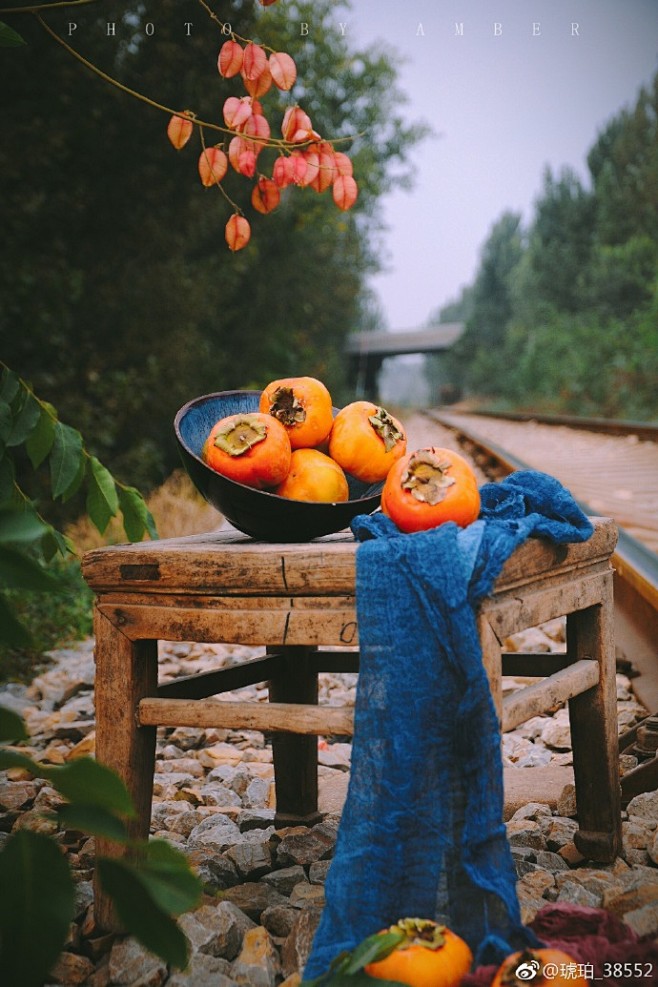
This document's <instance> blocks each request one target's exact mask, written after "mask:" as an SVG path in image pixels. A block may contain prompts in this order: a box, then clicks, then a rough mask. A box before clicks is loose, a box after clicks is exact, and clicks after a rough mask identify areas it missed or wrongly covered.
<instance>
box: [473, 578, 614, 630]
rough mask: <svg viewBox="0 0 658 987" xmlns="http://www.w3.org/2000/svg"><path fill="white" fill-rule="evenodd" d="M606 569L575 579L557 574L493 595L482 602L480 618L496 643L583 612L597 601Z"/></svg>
mask: <svg viewBox="0 0 658 987" xmlns="http://www.w3.org/2000/svg"><path fill="white" fill-rule="evenodd" d="M609 574H610V568H609V566H608V568H607V569H600V570H596V569H595V571H594V572H593V573H592V572H590V571H583V572H582V573H580V575H579V576H578V577H577V578H576V576H575V575H570V576H565V575H564V574H560V576H559V577H556V578H555V579H545V580H541V581H539V582H538V583H537V584H536V585H534V584H530V585H528V586H526V587H525V588H524V589H523V592H519V591H518V589H515V590H512V591H509V592H506V593H504V594H503V593H502V592H500V591H498V590H497V591H496V592H495V593H494V595H493V596H491V597H489V598H487V599H486V600H484V601H483V603H482V606H481V608H480V612H481V614H483V615H484V614H486V616H487V618H488V620H489V623H490V624H491V627H492V629H493V630H494V632H495V634H496V636H497V637H498V640H499V641H504V640H505V638H506V637H510V635H512V634H515V633H516V632H517V631H521V630H525V629H526V628H528V627H536V626H537V625H538V624H542V623H544V622H545V621H547V620H552V618H553V617H556V616H562V615H564V614H568V613H573V612H574V611H576V610H584V609H586V608H587V607H590V606H593V605H594V604H596V603H597V602H598V601H599V600H600V599H601V592H602V588H601V587H602V585H603V581H604V580H605V579H606V578H607V577H608V576H609Z"/></svg>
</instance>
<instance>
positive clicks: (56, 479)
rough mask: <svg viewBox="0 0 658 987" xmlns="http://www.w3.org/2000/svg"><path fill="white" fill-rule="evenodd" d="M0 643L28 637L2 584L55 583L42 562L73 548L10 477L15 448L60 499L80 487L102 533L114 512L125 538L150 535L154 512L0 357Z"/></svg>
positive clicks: (45, 586)
mask: <svg viewBox="0 0 658 987" xmlns="http://www.w3.org/2000/svg"><path fill="white" fill-rule="evenodd" d="M0 369H1V371H2V373H1V375H0V642H2V643H6V644H11V645H14V646H17V647H21V646H23V645H25V644H27V643H29V635H28V634H27V631H26V630H25V628H24V627H23V626H22V625H21V624H20V623H19V622H18V620H17V619H16V618H15V617H14V615H13V612H12V610H11V608H10V606H9V604H8V603H7V601H6V599H5V598H4V597H3V595H2V590H5V589H9V588H12V589H28V590H47V591H48V590H49V591H51V592H52V591H55V590H56V589H57V586H56V582H55V580H54V578H53V577H52V576H51V574H50V573H49V572H48V570H47V569H46V568H45V567H44V564H43V563H45V562H50V561H51V560H52V559H53V558H54V557H55V556H56V555H58V554H59V555H61V556H62V557H66V556H67V555H69V554H73V553H74V549H73V545H72V544H71V542H70V540H69V539H68V538H67V537H66V536H65V535H64V534H62V533H61V532H60V531H57V529H56V528H54V527H53V526H52V525H51V524H49V523H48V522H47V521H46V520H45V519H44V518H43V517H42V516H41V514H39V512H38V511H37V510H36V508H35V506H34V504H33V503H32V501H31V500H30V498H29V497H28V496H27V494H26V493H25V492H24V491H23V490H22V488H21V487H20V485H19V483H18V480H17V469H16V456H17V453H18V452H19V451H20V450H22V451H24V452H25V453H26V454H27V458H28V460H29V462H30V463H31V465H32V467H33V469H34V470H37V469H39V468H41V467H44V466H47V467H48V476H49V481H50V493H51V496H52V498H53V500H60V501H61V502H62V503H65V502H66V501H68V500H70V498H71V497H73V496H74V494H76V493H78V492H80V491H84V493H85V496H86V501H85V506H86V511H87V514H88V515H89V518H90V520H91V521H92V523H93V524H94V525H95V527H96V528H97V529H98V531H99V532H100V533H101V534H103V533H104V532H105V530H106V528H107V526H108V524H109V522H110V520H111V518H113V517H116V516H118V515H119V513H120V514H121V516H122V522H123V528H124V531H125V533H126V536H127V538H128V539H129V540H130V541H140V540H141V539H142V538H143V537H144V536H145V535H147V534H148V535H149V536H150V537H152V538H157V531H156V528H155V523H154V521H153V517H152V515H151V513H150V511H149V509H148V507H147V506H146V503H145V502H144V499H143V497H142V495H141V494H140V493H139V491H138V490H136V489H135V487H131V486H127V485H126V484H124V483H121V482H120V481H119V480H116V479H115V478H114V477H113V476H112V474H111V473H110V471H109V470H108V469H107V468H106V467H105V466H103V464H102V463H101V462H100V460H99V459H97V457H96V456H94V455H92V454H91V453H90V452H89V451H88V450H87V449H86V447H85V444H84V441H83V438H82V436H81V434H80V432H78V430H77V429H75V428H72V427H71V426H70V425H66V424H64V423H63V422H61V421H60V420H59V418H58V416H57V411H56V410H55V408H53V406H52V405H51V404H49V403H48V402H47V401H42V400H41V399H40V398H38V397H37V396H36V394H35V393H34V391H33V390H32V388H31V387H30V386H29V384H27V383H26V382H25V381H24V380H23V379H22V378H21V377H19V376H18V374H16V373H15V372H14V371H13V370H10V369H9V367H7V366H6V365H5V364H4V363H2V362H0Z"/></svg>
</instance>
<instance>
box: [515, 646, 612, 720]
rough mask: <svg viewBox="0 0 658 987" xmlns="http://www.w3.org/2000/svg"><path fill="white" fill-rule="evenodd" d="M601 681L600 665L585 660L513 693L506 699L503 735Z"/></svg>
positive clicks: (596, 662) (591, 660)
mask: <svg viewBox="0 0 658 987" xmlns="http://www.w3.org/2000/svg"><path fill="white" fill-rule="evenodd" d="M598 681H599V663H598V661H595V660H594V659H586V658H583V659H581V660H580V661H577V662H575V663H574V664H573V665H570V666H569V667H568V668H563V669H562V671H560V672H557V673H556V674H555V675H551V676H549V678H546V679H542V681H541V682H535V683H533V684H532V685H529V686H526V688H525V689H519V690H518V692H513V693H512V695H510V696H506V697H505V698H504V699H503V726H502V729H503V731H505V732H506V731H508V730H514V729H515V727H518V726H519V724H521V723H525V721H526V720H529V719H530V718H531V717H533V716H539V714H540V713H545V712H546V710H547V709H551V708H552V707H554V706H559V705H561V704H562V703H564V702H566V701H567V699H570V698H572V697H573V696H579V695H581V693H583V692H585V691H586V690H587V689H593V688H594V687H595V686H596V685H597V684H598Z"/></svg>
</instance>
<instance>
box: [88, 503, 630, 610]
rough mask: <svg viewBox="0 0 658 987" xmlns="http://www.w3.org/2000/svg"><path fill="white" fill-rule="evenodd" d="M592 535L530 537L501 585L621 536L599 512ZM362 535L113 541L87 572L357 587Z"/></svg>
mask: <svg viewBox="0 0 658 987" xmlns="http://www.w3.org/2000/svg"><path fill="white" fill-rule="evenodd" d="M593 522H594V528H595V530H594V534H593V535H592V537H591V538H590V539H589V541H587V542H584V543H578V544H572V545H552V544H550V543H549V542H547V541H544V540H542V539H537V538H530V539H529V540H528V541H527V542H526V543H525V544H524V545H522V546H521V547H520V548H519V549H518V550H517V551H516V552H515V553H514V554H513V555H512V556H511V558H510V559H508V561H507V562H506V564H505V566H504V568H503V571H502V573H501V575H500V576H499V579H498V581H497V588H512V587H514V586H522V585H525V584H527V583H528V582H532V581H533V580H534V579H539V578H541V577H542V575H543V574H544V573H557V572H560V571H563V572H568V571H573V570H575V569H577V568H578V567H580V566H581V565H583V564H585V565H588V566H589V565H591V564H592V563H593V562H594V561H595V560H596V559H597V558H598V559H607V558H608V556H609V555H610V552H611V551H612V549H613V548H614V545H615V543H616V539H617V529H616V526H615V524H614V522H612V521H611V520H610V519H609V518H594V519H593ZM356 548H357V543H356V542H355V541H354V538H353V537H352V536H351V535H348V534H342V533H341V534H340V535H339V536H333V537H332V536H329V537H327V538H319V539H316V540H315V541H312V542H307V543H304V544H292V545H275V544H269V543H265V542H257V541H251V540H250V539H247V538H245V537H243V536H237V537H236V534H235V533H234V532H223V531H220V532H212V533H210V534H207V535H202V536H201V535H194V536H191V537H189V538H178V539H166V540H163V541H153V542H148V543H144V542H140V543H138V544H135V545H115V546H110V547H108V548H103V549H94V550H93V551H91V552H87V553H86V554H85V556H84V558H83V563H82V567H83V574H84V577H85V579H86V580H87V582H88V583H89V585H90V586H91V587H92V588H93V589H94V590H96V591H97V592H104V593H105V592H108V591H111V590H116V589H121V590H123V591H126V592H131V593H139V592H140V591H143V590H147V591H148V592H149V593H154V592H155V593H159V592H162V593H167V592H172V591H174V592H176V591H179V592H181V593H190V594H198V593H208V594H209V595H213V594H215V595H218V594H220V593H227V594H231V593H237V594H239V595H241V596H243V595H245V594H249V595H253V596H263V595H265V596H276V595H280V594H285V595H291V596H305V595H308V593H309V591H310V592H312V594H313V595H314V596H319V595H330V596H333V595H339V596H340V595H344V594H353V593H354V573H355V554H356Z"/></svg>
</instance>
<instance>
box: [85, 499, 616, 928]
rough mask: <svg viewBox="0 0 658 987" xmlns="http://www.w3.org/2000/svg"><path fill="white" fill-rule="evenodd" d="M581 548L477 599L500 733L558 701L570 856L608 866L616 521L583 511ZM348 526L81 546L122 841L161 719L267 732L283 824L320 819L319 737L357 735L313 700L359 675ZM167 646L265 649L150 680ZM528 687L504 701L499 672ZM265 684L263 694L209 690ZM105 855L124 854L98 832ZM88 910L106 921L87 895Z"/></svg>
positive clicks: (532, 544) (534, 548)
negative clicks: (278, 537) (559, 645)
mask: <svg viewBox="0 0 658 987" xmlns="http://www.w3.org/2000/svg"><path fill="white" fill-rule="evenodd" d="M593 521H594V525H595V531H594V534H593V536H592V538H591V539H589V541H587V542H585V543H583V544H577V545H568V546H554V545H551V544H549V543H548V542H545V541H543V540H539V539H530V540H529V541H528V542H526V544H525V545H523V546H522V547H521V548H519V549H518V550H517V551H516V552H515V553H514V555H513V556H512V557H511V558H510V559H509V560H508V561H507V563H506V565H505V567H504V569H503V571H502V573H501V575H500V577H499V578H498V580H497V582H496V586H495V592H494V594H493V595H492V596H491V597H489V598H487V599H486V600H485V601H484V603H483V604H482V606H481V608H480V610H479V613H478V621H479V631H480V638H481V642H482V649H483V656H484V664H485V668H486V670H487V674H488V677H489V681H490V684H491V689H492V694H493V697H494V700H495V703H496V706H497V708H498V710H499V714H500V717H501V723H502V729H503V730H510V729H513V728H514V727H516V726H518V725H519V724H520V723H522V722H524V721H525V720H527V719H529V718H530V717H532V716H535V715H536V714H538V713H541V712H544V711H547V710H549V709H551V708H553V707H555V706H556V705H557V704H559V703H562V702H565V701H568V703H569V714H570V724H571V737H572V746H573V764H574V779H575V786H576V799H577V810H578V822H579V831H578V833H577V836H576V842H577V846H578V847H579V849H580V851H581V852H582V853H583V854H584V855H585V856H586V857H589V858H591V859H593V860H597V861H601V862H607V861H610V860H612V859H614V857H615V856H616V854H617V852H618V850H619V844H620V826H621V823H620V785H619V768H618V744H617V715H616V683H615V649H614V640H613V627H612V624H613V600H612V568H611V565H610V555H611V553H612V551H613V548H614V546H615V543H616V538H617V532H616V527H615V525H614V523H613V522H612V521H610V520H608V519H605V518H595V519H593ZM356 548H357V544H356V543H355V541H354V539H353V538H352V535H351V534H350V533H341V534H339V535H332V536H327V537H326V538H322V539H317V540H316V541H313V542H309V543H305V544H268V543H264V542H256V541H252V540H251V539H249V538H247V537H246V536H244V535H242V534H240V533H238V532H234V531H232V530H231V531H220V532H217V533H213V534H204V535H196V536H191V537H187V538H178V539H168V540H163V541H154V542H142V543H139V544H133V545H117V546H112V547H109V548H103V549H98V550H95V551H92V552H89V553H87V555H86V556H85V558H84V561H83V573H84V577H85V579H86V580H87V582H88V584H89V585H90V586H91V587H92V589H93V590H94V591H95V593H96V595H97V602H96V607H95V618H94V620H95V625H94V628H95V635H96V756H97V758H98V760H99V761H101V762H102V763H104V764H106V765H108V766H109V767H111V768H113V769H114V770H115V771H116V772H117V773H118V774H119V775H120V777H121V778H122V779H123V780H124V782H125V783H126V785H127V787H128V790H129V791H130V793H131V795H132V798H133V800H134V802H135V806H136V809H137V817H136V819H135V820H134V821H133V822H132V823H131V827H132V835H133V836H134V837H136V838H146V837H147V835H148V832H149V823H150V817H151V801H152V792H153V774H154V765H155V742H156V727H157V726H169V727H174V726H189V727H226V728H235V729H253V730H261V731H264V732H266V733H268V734H269V733H271V734H272V749H273V761H274V771H275V790H276V807H277V821H278V822H279V823H280V824H290V823H296V822H306V823H311V822H313V821H315V820H316V819H317V818H318V811H317V800H318V781H317V739H316V735H339V736H340V735H347V736H349V735H350V734H351V733H352V710H351V709H350V708H336V707H327V706H321V705H320V706H319V705H318V704H317V703H318V673H319V672H321V671H354V670H357V669H358V651H357V645H358V630H357V623H356V613H355V599H354V593H355V589H354V582H355V553H356ZM564 615H566V621H567V649H566V654H564V653H549V654H546V653H542V654H532V655H520V654H505V655H504V654H503V653H502V643H503V642H504V641H505V639H506V638H507V637H508V636H510V635H511V634H513V633H515V632H517V631H520V630H523V629H525V628H528V627H533V626H536V625H537V624H540V623H542V622H544V621H547V620H550V619H553V618H555V617H561V616H564ZM159 640H166V641H199V642H202V641H205V642H225V643H234V644H245V645H262V646H263V648H264V651H263V654H262V656H261V657H258V658H256V659H252V660H250V661H247V662H244V663H242V664H239V665H236V666H233V667H230V668H226V669H222V670H218V671H214V672H208V673H205V674H198V675H192V676H188V677H185V678H179V679H176V680H174V681H172V682H167V683H165V684H162V685H158V657H157V645H158V641H159ZM507 674H512V675H518V676H531V677H533V679H534V680H536V681H533V684H531V685H529V686H527V687H526V688H523V689H521V690H520V691H518V692H515V693H513V694H512V695H510V696H507V697H506V698H505V699H504V700H503V699H502V688H501V677H502V676H503V675H507ZM257 682H268V684H269V700H270V701H269V702H264V703H263V702H260V703H258V702H253V701H252V702H229V701H218V700H217V699H209V698H208V697H210V696H216V695H218V694H219V693H221V692H225V691H227V690H235V689H239V688H240V687H243V686H246V685H250V684H254V683H257ZM98 845H99V851H102V852H103V853H113V854H115V855H117V854H120V853H122V852H123V851H122V850H121V848H119V847H117V846H113V845H110V844H108V843H106V842H105V841H103V840H98ZM96 917H97V920H98V921H99V922H100V924H101V925H109V924H111V910H110V908H109V902H108V901H107V900H106V898H105V896H104V895H103V893H102V891H101V890H100V889H97V897H96Z"/></svg>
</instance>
